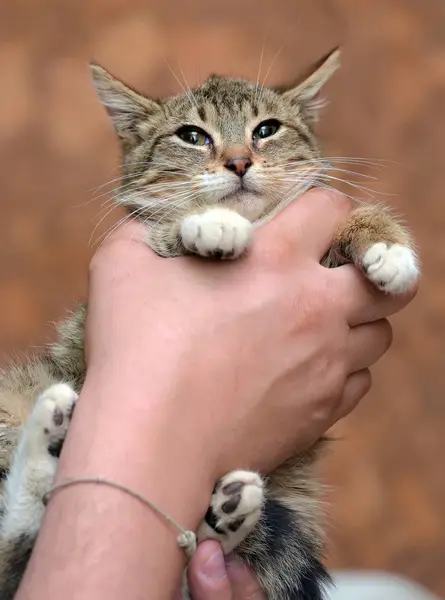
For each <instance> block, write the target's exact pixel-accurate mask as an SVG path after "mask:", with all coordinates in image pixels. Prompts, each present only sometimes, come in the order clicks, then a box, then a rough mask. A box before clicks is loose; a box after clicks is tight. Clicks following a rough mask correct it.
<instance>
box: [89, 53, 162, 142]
mask: <svg viewBox="0 0 445 600" xmlns="http://www.w3.org/2000/svg"><path fill="white" fill-rule="evenodd" d="M91 74H92V77H93V83H94V86H95V88H96V91H97V94H98V96H99V98H100V100H101V101H102V104H103V105H104V106H105V108H106V109H107V112H108V115H109V117H110V118H111V121H112V123H113V125H114V128H115V130H116V132H117V134H118V136H119V137H120V138H121V140H122V141H125V142H131V141H135V140H136V139H137V138H139V137H140V135H139V132H140V127H139V126H140V125H141V124H142V123H143V122H144V121H146V120H147V119H149V118H150V117H151V116H153V115H154V114H156V113H157V112H159V111H160V110H161V107H160V105H159V104H158V103H157V102H155V101H154V100H151V99H150V98H146V97H145V96H142V95H141V94H138V93H137V92H136V91H135V90H133V89H132V88H131V87H129V86H128V85H125V84H124V83H122V81H119V80H118V79H115V78H114V77H113V76H112V75H110V73H108V72H107V71H106V70H105V69H104V68H103V67H101V66H99V65H96V64H92V65H91Z"/></svg>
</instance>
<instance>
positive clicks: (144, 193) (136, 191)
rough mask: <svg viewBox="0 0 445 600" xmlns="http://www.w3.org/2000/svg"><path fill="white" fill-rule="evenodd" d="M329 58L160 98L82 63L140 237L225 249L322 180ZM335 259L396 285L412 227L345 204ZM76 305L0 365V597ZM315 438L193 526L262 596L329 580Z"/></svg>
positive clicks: (43, 465) (409, 267)
mask: <svg viewBox="0 0 445 600" xmlns="http://www.w3.org/2000/svg"><path fill="white" fill-rule="evenodd" d="M338 66H339V51H338V50H335V51H334V52H332V53H330V54H329V55H328V56H327V57H325V58H324V59H323V60H322V61H321V62H320V63H319V64H318V65H317V66H316V68H314V69H313V70H312V72H311V73H310V74H309V76H307V77H305V78H303V79H302V81H301V82H300V83H299V84H298V85H296V86H293V87H291V88H290V89H274V88H268V87H264V86H261V85H258V84H253V83H249V82H247V81H244V80H238V79H229V78H227V77H219V76H212V77H210V78H209V79H208V80H207V81H206V82H205V83H204V84H203V85H201V86H199V87H197V88H196V89H194V90H189V91H187V92H186V93H184V94H181V95H178V96H175V97H172V98H168V99H166V100H153V99H150V98H147V97H145V96H142V95H140V94H138V93H137V92H136V91H134V90H133V89H131V88H130V87H128V86H126V85H125V84H124V83H122V82H120V81H118V80H117V79H115V78H113V77H112V76H111V75H110V74H108V73H107V72H106V71H105V70H104V69H103V68H101V67H99V66H97V65H95V66H93V67H92V74H93V80H94V84H95V86H96V89H97V91H98V95H99V97H100V99H101V101H102V102H103V104H104V106H105V107H106V109H107V111H108V114H109V116H110V118H111V120H112V122H113V124H114V128H115V130H116V133H117V135H118V137H119V140H120V142H121V148H122V154H123V177H122V179H121V185H120V188H119V189H118V190H117V192H116V195H117V201H118V202H120V203H121V204H123V205H124V206H126V207H127V208H128V210H129V211H130V212H131V213H132V214H133V215H134V216H135V217H138V218H140V219H141V220H142V221H143V222H144V223H145V224H146V227H147V234H146V239H147V243H148V244H149V245H150V246H151V248H153V250H155V251H156V252H157V253H158V254H159V255H161V256H164V257H173V256H178V255H183V254H198V255H200V256H203V257H212V258H220V259H236V258H238V257H241V255H242V254H243V253H244V252H245V251H246V250H247V248H248V246H249V244H250V242H251V240H252V235H253V232H254V229H255V227H257V226H259V225H260V224H261V223H264V222H265V221H266V220H267V219H270V218H271V217H273V215H274V214H275V213H276V212H277V211H279V210H281V209H282V208H283V207H284V206H286V204H288V203H289V202H290V201H291V200H293V199H295V198H296V197H298V196H299V195H301V193H303V192H304V191H305V190H307V189H309V188H311V187H314V186H317V185H323V184H324V182H326V178H325V175H324V174H326V173H327V172H328V171H327V169H329V165H328V163H327V161H326V160H325V159H323V158H322V157H321V154H320V150H319V147H318V144H317V138H316V136H315V134H314V128H313V125H314V122H315V120H316V118H317V114H318V111H319V108H320V104H321V103H320V97H319V94H320V90H321V88H322V86H323V85H324V83H325V82H326V81H327V80H328V79H329V77H330V76H331V75H332V74H333V73H334V71H335V70H336V69H337V67H338ZM346 262H350V263H354V264H355V265H357V267H358V268H359V269H361V270H362V271H363V273H364V275H365V276H366V277H367V278H368V279H369V280H370V281H371V282H372V283H373V284H374V285H375V286H377V288H379V289H380V290H382V291H383V292H385V293H389V294H401V293H403V292H405V291H406V290H408V289H409V288H411V287H412V286H413V285H415V283H416V280H417V278H418V276H419V267H418V262H417V259H416V254H415V251H414V249H413V244H412V240H411V238H410V235H409V233H408V232H407V231H406V230H405V229H404V228H403V227H402V226H401V225H400V224H399V223H398V222H397V221H396V220H394V218H393V217H392V216H391V215H390V214H389V212H388V210H387V209H385V208H384V207H382V206H359V207H358V208H356V209H355V210H354V211H353V212H352V213H351V215H350V217H349V219H348V220H347V222H346V223H345V224H344V226H343V227H342V228H341V230H340V231H339V232H338V235H337V237H336V240H335V242H334V245H333V247H332V248H331V250H330V251H329V253H328V254H327V255H326V257H325V259H324V261H323V264H325V265H326V266H328V267H335V266H337V265H339V264H342V263H346ZM85 311H86V308H85V306H83V305H82V306H80V307H79V308H78V309H77V311H76V312H75V313H74V315H73V316H72V317H71V318H69V319H67V320H66V321H65V322H64V323H62V324H61V325H60V327H59V330H58V334H59V336H58V341H57V343H55V344H54V345H52V346H51V347H50V348H49V350H48V352H47V353H46V354H44V355H42V356H35V357H33V358H31V359H30V360H29V361H28V362H27V363H25V364H22V365H16V366H13V367H10V368H8V369H6V370H4V371H2V372H1V373H0V416H1V423H2V425H1V429H0V473H1V476H2V487H1V494H2V508H1V524H0V598H1V600H9V599H11V598H12V597H13V595H14V592H15V590H16V589H17V586H18V584H19V582H20V579H21V577H22V574H23V571H24V569H25V567H26V564H27V560H28V558H29V556H30V553H31V550H32V547H33V544H34V541H35V538H36V536H37V533H38V530H39V526H40V523H41V519H42V516H43V513H44V510H45V508H44V504H43V502H42V498H43V496H44V494H45V492H47V491H48V490H49V488H50V487H51V483H52V481H53V478H54V473H55V470H56V468H57V463H58V458H59V455H60V451H61V447H62V443H63V440H64V438H65V435H66V432H67V428H68V426H69V422H70V417H71V414H72V411H73V408H74V405H75V402H76V400H77V397H78V393H79V392H80V390H81V387H82V383H83V381H84V376H85V364H84V354H83V327H84V318H85ZM67 382H70V384H68V383H67ZM319 445H320V444H316V446H315V447H314V448H312V449H311V450H310V451H308V452H306V453H305V454H304V455H302V456H299V457H297V458H295V459H293V460H290V461H288V462H286V463H285V464H284V465H282V466H281V467H280V468H279V469H277V470H276V471H274V472H273V473H271V474H270V475H268V476H267V477H263V476H260V475H258V474H257V473H253V472H249V471H234V472H232V473H229V474H228V475H227V476H225V477H223V478H222V479H221V480H220V481H219V482H218V483H217V484H216V486H215V489H214V492H213V495H212V498H211V501H210V507H209V509H208V511H207V514H206V515H205V518H204V520H203V522H202V524H201V526H200V528H199V531H198V534H199V538H200V539H204V538H214V539H217V540H219V541H220V542H221V543H222V545H223V547H224V550H225V552H230V551H232V550H234V551H235V553H236V554H237V555H238V556H240V557H241V558H242V559H243V560H244V561H245V562H246V563H248V564H249V565H250V566H251V567H252V569H253V570H254V572H255V573H256V575H257V577H258V579H259V581H260V583H261V586H262V588H263V589H264V591H265V594H266V596H267V598H268V599H269V600H320V599H321V598H322V597H323V593H324V589H325V586H326V585H327V584H328V582H329V576H328V574H327V572H326V570H325V568H324V567H323V564H322V562H321V558H322V531H321V528H320V525H319V515H318V501H317V496H318V492H319V490H318V486H317V484H316V482H315V479H314V476H313V473H312V468H313V463H314V460H315V457H316V455H317V449H318V447H319ZM184 595H185V596H187V591H186V590H185V591H184Z"/></svg>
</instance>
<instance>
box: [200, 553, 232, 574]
mask: <svg viewBox="0 0 445 600" xmlns="http://www.w3.org/2000/svg"><path fill="white" fill-rule="evenodd" d="M202 573H203V575H204V576H205V577H207V578H208V579H213V580H219V579H224V578H225V577H227V571H226V564H225V562H224V554H223V553H222V551H221V550H219V549H218V550H216V551H215V552H213V553H212V554H211V555H210V556H209V558H208V559H207V560H206V561H205V563H204V564H203V565H202Z"/></svg>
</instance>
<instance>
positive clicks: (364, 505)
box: [0, 0, 445, 596]
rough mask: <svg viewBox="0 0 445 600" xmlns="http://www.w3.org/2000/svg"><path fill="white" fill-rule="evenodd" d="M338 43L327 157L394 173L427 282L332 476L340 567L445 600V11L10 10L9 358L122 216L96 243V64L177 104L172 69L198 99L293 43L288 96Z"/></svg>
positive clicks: (4, 246) (292, 7)
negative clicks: (213, 83)
mask: <svg viewBox="0 0 445 600" xmlns="http://www.w3.org/2000/svg"><path fill="white" fill-rule="evenodd" d="M338 43H340V44H341V45H342V46H343V63H344V68H343V69H342V70H341V71H340V72H339V74H338V75H337V76H336V77H335V78H334V80H333V81H332V82H331V83H329V85H328V90H327V92H328V94H329V97H330V99H331V103H330V105H329V107H328V108H327V110H326V114H325V117H324V119H323V120H322V122H321V124H320V134H321V136H322V139H323V144H324V148H325V153H326V154H327V155H328V156H348V157H364V158H368V159H383V160H384V161H386V162H385V163H384V166H383V167H361V169H360V170H361V171H362V172H363V173H365V174H369V175H374V176H376V177H377V178H378V179H377V181H376V182H375V183H372V182H371V183H372V187H373V189H374V190H375V191H376V192H378V193H379V194H388V196H384V195H383V196H380V195H377V197H381V198H382V199H385V198H386V199H387V200H388V201H389V202H390V203H392V204H393V205H394V206H395V207H396V208H397V209H398V210H399V211H400V212H402V213H403V214H405V215H406V217H407V220H408V221H409V223H410V224H411V225H412V228H413V230H414V232H415V235H416V237H417V239H418V241H419V245H420V250H421V255H422V259H423V264H424V274H425V275H424V281H423V285H422V289H421V292H420V294H419V296H418V297H417V298H416V300H415V302H414V303H413V304H412V305H411V306H410V307H409V308H408V309H407V310H406V311H405V312H404V313H403V314H402V315H399V316H397V317H396V318H394V320H393V323H394V327H395V342H394V346H393V348H392V350H391V352H390V353H389V355H388V356H387V357H385V359H384V360H383V361H382V363H381V364H379V365H378V366H377V367H376V368H375V370H374V382H375V383H374V388H373V391H372V393H371V394H370V395H369V396H368V397H367V399H366V400H365V401H364V402H363V404H362V405H361V406H360V408H359V409H358V410H357V411H356V412H355V413H354V414H353V415H352V416H351V417H350V418H348V419H347V420H346V421H345V422H343V423H342V424H341V425H340V426H339V427H338V428H337V434H339V435H340V437H341V441H339V442H337V443H336V444H335V445H334V448H333V450H332V452H331V455H330V456H329V457H328V459H327V461H326V463H325V465H324V471H325V473H326V476H327V479H328V480H329V482H330V483H331V484H332V485H333V491H332V492H331V494H330V501H331V502H332V504H333V507H332V510H331V513H330V515H331V516H330V519H329V522H330V526H331V538H332V544H331V547H330V551H329V557H330V558H329V560H330V563H331V565H333V566H336V567H350V568H379V569H386V570H391V571H396V572H399V573H402V574H405V575H408V576H410V577H412V578H414V579H416V580H418V581H420V582H422V583H424V584H426V585H427V586H428V587H430V588H431V589H433V590H435V591H436V592H438V593H440V594H442V595H443V596H445V568H444V567H445V561H444V557H445V519H444V516H443V511H444V507H445V469H444V467H443V463H442V461H443V460H444V457H445V434H444V432H445V401H444V397H443V396H444V393H443V392H444V389H445V361H444V354H445V310H444V307H445V279H444V278H443V271H444V264H445V243H444V241H445V240H444V234H445V209H444V206H443V201H444V198H445V147H444V140H445V2H443V0H393V1H390V0H387V1H384V0H372V1H371V0H368V1H365V0H330V1H328V0H326V1H322V0H274V2H270V1H268V0H244V1H243V2H242V3H240V2H237V1H236V0H225V2H223V3H216V2H209V1H207V2H204V1H203V0H195V1H191V0H181V1H179V0H170V1H168V0H164V1H163V2H162V1H161V0H157V1H153V0H151V1H150V2H149V1H148V0H145V1H141V0H139V1H136V0H109V1H108V2H102V1H101V0H77V1H76V2H71V3H68V2H67V1H66V0H65V2H55V1H54V2H51V1H50V0H47V1H45V0H29V1H28V2H27V1H26V0H16V1H15V2H14V3H9V4H8V5H7V4H6V3H3V6H2V19H1V21H0V78H1V79H0V80H1V86H0V89H1V92H0V181H1V192H2V193H1V200H0V202H1V219H0V256H1V260H0V308H1V310H0V331H1V336H0V361H4V360H6V357H7V356H12V355H17V354H18V353H20V352H21V351H24V350H26V349H27V348H29V347H30V346H41V345H42V344H44V343H45V342H47V341H48V340H49V339H51V336H52V331H51V326H50V324H49V323H50V322H51V321H54V320H57V319H59V318H60V317H62V315H63V314H64V311H65V310H66V309H67V308H69V307H70V306H71V305H72V304H73V303H74V301H75V300H76V299H77V298H78V297H79V296H81V295H82V294H84V293H85V290H86V270H87V263H88V259H89V257H90V256H91V253H92V252H93V250H94V242H95V241H96V242H97V241H98V240H100V236H101V234H102V233H103V232H104V231H106V230H107V228H108V227H109V226H110V224H112V223H113V222H114V221H115V220H116V219H117V218H118V216H119V215H120V213H119V211H115V212H114V213H112V214H111V215H108V216H107V217H106V218H105V220H104V221H103V223H102V224H100V225H99V227H98V229H97V230H96V231H95V233H94V234H93V235H91V234H92V231H93V228H94V225H95V224H96V223H98V222H99V220H100V218H101V217H102V216H103V214H104V213H103V212H102V213H101V212H100V210H101V203H102V202H103V200H104V199H105V197H102V198H96V199H95V200H92V199H93V196H94V194H93V192H92V189H93V188H96V187H97V186H99V185H100V184H102V183H104V182H105V181H108V180H111V179H113V178H115V177H117V176H118V174H119V170H118V165H119V155H118V148H117V144H116V141H115V138H114V135H113V133H112V131H111V128H110V126H109V124H108V121H107V118H106V116H105V113H104V111H103V110H102V108H101V106H100V105H99V103H98V102H97V100H96V98H95V94H94V92H93V90H92V88H91V85H90V82H89V75H88V70H87V67H86V63H87V61H88V60H89V59H90V58H91V57H94V59H95V60H97V61H99V62H102V63H103V64H104V66H106V67H108V68H109V69H110V70H111V71H112V72H114V73H115V74H117V75H118V76H121V77H122V78H124V79H125V80H126V81H127V82H129V83H131V84H133V85H134V86H135V87H137V88H138V89H139V90H141V91H143V92H147V93H151V94H153V95H162V94H169V93H173V92H177V91H180V85H179V83H178V82H177V81H176V80H175V78H174V77H173V75H172V74H171V72H170V70H169V68H168V66H167V64H166V62H165V61H166V60H167V61H168V62H169V63H170V64H171V67H172V69H173V70H174V71H175V72H176V73H177V75H178V77H179V78H182V75H181V69H182V71H183V72H184V74H185V77H186V78H187V81H188V82H189V83H190V85H193V84H195V83H196V82H197V81H198V80H199V79H201V80H202V79H203V78H204V77H205V76H206V75H208V74H209V73H210V72H211V71H219V72H223V73H227V74H235V75H242V76H246V77H249V78H254V79H255V78H256V76H257V71H258V66H259V61H260V55H261V49H262V47H264V60H263V67H262V73H263V76H264V74H265V73H266V71H267V69H268V67H269V65H270V64H271V61H272V60H273V58H274V56H275V54H276V52H277V51H278V50H279V49H280V47H281V46H283V47H282V50H281V53H280V55H279V56H278V58H277V59H276V61H275V63H274V66H273V67H272V68H271V70H270V73H269V76H268V79H267V81H268V82H275V83H276V82H282V81H283V80H286V79H288V80H290V79H292V78H294V77H295V76H296V75H298V73H299V72H300V70H301V69H303V68H305V67H307V66H308V65H310V64H311V63H312V62H313V61H315V60H316V59H317V58H319V57H320V56H321V55H322V54H323V53H325V52H326V51H328V50H330V49H331V48H332V47H333V46H334V45H335V44H338ZM362 183H363V181H362ZM344 189H346V188H344ZM349 192H350V193H352V194H354V195H356V194H357V190H354V189H352V188H349ZM100 193H101V192H99V194H100ZM99 194H96V196H98V195H99ZM90 237H92V240H91V241H90Z"/></svg>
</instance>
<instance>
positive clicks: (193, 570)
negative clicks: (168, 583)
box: [175, 541, 266, 600]
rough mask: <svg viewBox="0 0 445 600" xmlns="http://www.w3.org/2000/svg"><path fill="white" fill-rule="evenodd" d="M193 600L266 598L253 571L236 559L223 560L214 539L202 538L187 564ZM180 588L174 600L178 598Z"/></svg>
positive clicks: (249, 599)
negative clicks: (203, 540)
mask: <svg viewBox="0 0 445 600" xmlns="http://www.w3.org/2000/svg"><path fill="white" fill-rule="evenodd" d="M188 582H189V587H190V591H191V594H192V598H193V600H266V597H265V596H264V594H263V592H262V590H261V589H260V586H259V583H258V581H257V580H256V578H255V576H254V575H253V573H252V572H251V571H250V570H249V569H248V568H247V567H246V566H245V565H244V564H243V563H242V562H241V561H240V560H239V559H236V558H233V557H229V558H228V559H227V557H226V560H225V557H224V555H223V553H222V550H221V547H220V545H219V544H218V543H217V542H213V541H206V542H202V543H201V544H200V545H199V546H198V548H197V550H196V552H195V554H194V555H193V557H192V559H191V561H190V564H189V568H188ZM181 598H182V596H181V592H178V594H177V595H176V597H175V600H181Z"/></svg>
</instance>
